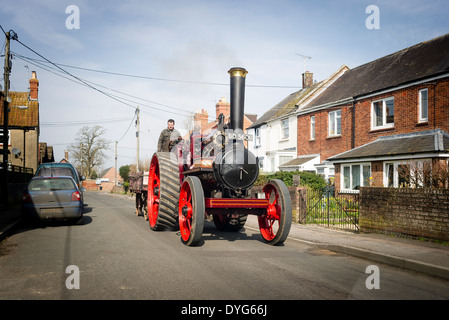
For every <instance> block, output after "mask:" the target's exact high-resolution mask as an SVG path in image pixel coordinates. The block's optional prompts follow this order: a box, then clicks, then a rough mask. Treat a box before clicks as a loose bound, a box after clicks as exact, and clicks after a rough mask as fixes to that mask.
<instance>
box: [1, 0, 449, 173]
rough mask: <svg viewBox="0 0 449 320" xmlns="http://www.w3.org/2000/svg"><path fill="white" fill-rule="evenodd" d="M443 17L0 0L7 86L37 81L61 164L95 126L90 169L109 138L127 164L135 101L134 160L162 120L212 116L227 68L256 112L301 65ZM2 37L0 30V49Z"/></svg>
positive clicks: (211, 0)
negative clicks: (100, 133) (8, 36)
mask: <svg viewBox="0 0 449 320" xmlns="http://www.w3.org/2000/svg"><path fill="white" fill-rule="evenodd" d="M370 6H375V8H377V11H373V10H372V7H370ZM73 8H75V9H76V11H73ZM448 16H449V2H448V1H446V0H430V1H422V0H404V1H403V0H387V1H383V0H381V1H374V0H369V1H365V0H341V1H336V0H333V1H332V0H321V1H302V0H276V1H269V0H257V1H249V0H239V1H234V0H227V1H225V0H222V1H215V0H208V1H197V0H189V1H186V0H184V1H172V0H164V1H154V0H146V1H144V0H127V1H119V0H110V1H98V0H80V1H79V0H69V1H65V0H36V1H32V0H0V25H1V26H2V27H3V29H4V30H5V31H9V30H13V31H14V32H15V33H16V34H17V36H18V40H19V41H20V43H19V42H17V41H14V40H13V41H11V51H12V52H13V54H14V59H13V65H12V72H11V76H10V82H11V88H10V90H11V91H28V88H29V78H30V75H31V72H32V71H36V73H37V77H38V79H39V107H40V130H41V131H40V137H39V140H40V141H41V142H47V144H48V145H52V146H53V147H54V152H55V160H56V161H59V160H60V159H62V158H63V157H64V151H65V150H67V148H68V146H69V145H70V144H71V143H73V142H74V141H75V138H76V135H77V133H78V131H79V130H80V129H81V128H82V127H83V126H86V125H87V126H95V125H100V126H102V127H103V128H105V129H106V133H105V135H104V138H106V139H107V140H109V141H110V150H108V151H107V153H106V154H107V156H108V158H107V160H106V161H105V163H104V164H103V167H102V168H99V169H106V168H109V167H112V166H115V159H114V158H115V142H116V141H117V163H118V165H117V167H120V166H123V165H126V164H132V163H135V162H136V158H137V151H136V150H137V139H136V130H137V128H136V125H135V118H134V117H135V114H136V108H137V106H139V110H140V135H139V136H140V154H139V158H140V160H141V161H144V160H148V159H151V157H152V155H153V153H154V152H155V151H156V148H157V140H158V137H159V134H160V132H161V130H163V129H164V128H166V126H167V120H168V119H170V118H173V119H174V120H175V121H176V124H175V127H176V128H177V129H178V130H180V131H181V133H182V134H185V133H186V132H187V131H186V130H187V129H186V128H187V123H188V121H189V119H190V118H191V115H192V113H193V112H195V110H198V109H204V110H206V111H207V112H208V113H209V115H210V118H209V120H210V121H213V120H214V118H215V104H216V103H217V102H218V100H219V99H220V98H221V97H225V98H227V99H229V74H228V73H227V71H228V70H229V69H230V68H232V67H243V68H245V69H246V70H247V71H248V75H247V77H246V84H247V87H246V90H245V91H246V94H245V113H251V114H257V115H258V116H259V117H260V116H262V115H263V113H264V112H266V111H267V110H268V109H270V108H271V107H273V106H274V105H275V104H277V103H278V102H279V101H281V100H283V99H284V98H285V97H286V96H288V95H289V94H291V93H292V92H295V91H297V90H299V89H300V88H301V86H302V82H301V81H302V80H301V74H302V73H303V72H304V71H305V70H307V71H310V72H312V73H313V77H314V79H315V80H317V81H321V80H323V79H326V78H327V77H329V76H330V75H331V74H332V73H334V72H335V71H337V70H338V68H339V67H340V66H342V65H347V66H348V67H349V68H354V67H357V66H360V65H362V64H364V63H367V62H370V61H373V60H375V59H378V58H381V57H383V56H385V55H388V54H391V53H394V52H396V51H399V50H402V49H404V48H407V47H410V46H412V45H415V44H417V43H420V42H422V41H426V40H430V39H433V38H435V37H438V36H441V35H444V34H446V33H449V21H448V19H447V17H448ZM375 23H377V25H375ZM373 26H376V28H373ZM4 44H5V41H4V37H3V34H1V33H0V46H1V47H0V49H1V50H2V52H1V53H2V55H4ZM24 45H25V46H24ZM30 49H31V50H30ZM304 56H306V57H309V58H304ZM42 57H44V58H45V59H43V58H42ZM2 59H3V57H2ZM46 60H48V61H51V62H52V63H55V64H57V65H58V66H59V68H58V67H56V66H55V65H53V64H50V63H48V62H47V61H46ZM0 79H1V81H0V83H1V85H2V86H3V72H2V75H1V76H0Z"/></svg>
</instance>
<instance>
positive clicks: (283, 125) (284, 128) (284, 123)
mask: <svg viewBox="0 0 449 320" xmlns="http://www.w3.org/2000/svg"><path fill="white" fill-rule="evenodd" d="M281 131H282V132H281V137H282V139H288V119H285V120H282V121H281Z"/></svg>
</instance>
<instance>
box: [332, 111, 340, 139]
mask: <svg viewBox="0 0 449 320" xmlns="http://www.w3.org/2000/svg"><path fill="white" fill-rule="evenodd" d="M340 134H341V110H336V111H331V112H329V136H330V137H331V136H339V135H340Z"/></svg>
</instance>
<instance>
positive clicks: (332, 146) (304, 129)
mask: <svg viewBox="0 0 449 320" xmlns="http://www.w3.org/2000/svg"><path fill="white" fill-rule="evenodd" d="M339 109H340V110H341V135H340V136H339V137H328V131H329V128H328V122H329V116H328V115H329V112H330V111H334V110H339ZM351 112H352V110H351V105H344V106H341V107H338V108H332V109H326V110H321V111H317V112H315V113H313V114H307V115H303V116H299V117H298V147H297V150H298V155H306V154H321V159H320V161H324V160H326V159H327V158H329V157H331V156H333V155H336V154H339V153H341V152H344V151H346V150H349V149H350V148H351V128H352V125H351V121H352V118H351V117H352V116H351ZM312 115H314V116H315V140H311V139H310V117H311V116H312Z"/></svg>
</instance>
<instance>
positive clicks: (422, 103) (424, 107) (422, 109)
mask: <svg viewBox="0 0 449 320" xmlns="http://www.w3.org/2000/svg"><path fill="white" fill-rule="evenodd" d="M428 101H429V98H428V91H427V89H422V90H419V107H418V109H419V110H418V112H419V119H418V121H419V122H427V120H428Z"/></svg>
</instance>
